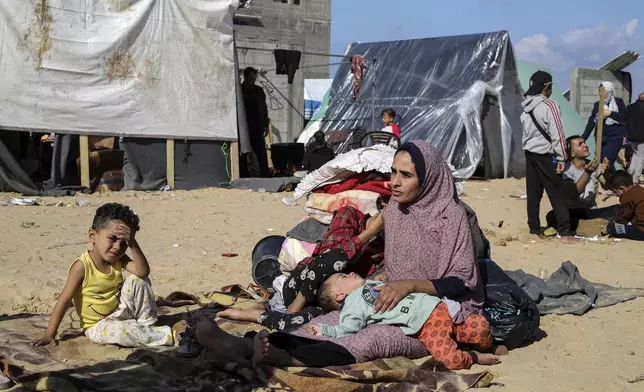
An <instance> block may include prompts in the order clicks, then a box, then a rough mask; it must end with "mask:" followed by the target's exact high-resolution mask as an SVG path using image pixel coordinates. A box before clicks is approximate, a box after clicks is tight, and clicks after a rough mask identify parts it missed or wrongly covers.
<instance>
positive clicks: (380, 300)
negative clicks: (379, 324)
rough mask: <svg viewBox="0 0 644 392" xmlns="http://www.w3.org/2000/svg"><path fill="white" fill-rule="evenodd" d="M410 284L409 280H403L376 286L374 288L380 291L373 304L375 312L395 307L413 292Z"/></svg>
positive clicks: (386, 310)
mask: <svg viewBox="0 0 644 392" xmlns="http://www.w3.org/2000/svg"><path fill="white" fill-rule="evenodd" d="M409 286H410V285H409V284H408V282H405V281H404V280H402V281H397V282H389V283H387V284H384V285H382V286H377V287H374V288H373V289H374V290H375V291H377V292H378V297H377V298H376V303H375V304H374V305H373V312H374V313H384V312H388V311H390V310H392V309H393V308H395V307H396V305H398V302H400V301H401V300H402V299H403V298H405V297H406V296H407V295H408V294H409V293H411V291H412V289H411V287H409Z"/></svg>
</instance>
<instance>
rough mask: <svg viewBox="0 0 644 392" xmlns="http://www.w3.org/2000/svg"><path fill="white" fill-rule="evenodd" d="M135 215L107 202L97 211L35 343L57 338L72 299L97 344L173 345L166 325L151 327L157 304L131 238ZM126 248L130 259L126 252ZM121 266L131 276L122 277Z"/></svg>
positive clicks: (142, 259)
mask: <svg viewBox="0 0 644 392" xmlns="http://www.w3.org/2000/svg"><path fill="white" fill-rule="evenodd" d="M138 230H139V217H138V216H136V214H135V213H134V212H133V211H132V210H131V209H130V208H129V207H127V206H124V205H121V204H117V203H109V204H105V205H103V206H101V207H100V208H98V210H96V215H95V216H94V221H93V223H92V228H91V229H90V230H89V240H90V242H91V243H92V250H89V251H85V252H84V253H83V254H82V255H81V256H80V257H79V258H78V259H77V260H76V261H74V263H72V265H71V267H70V268H69V276H68V278H67V283H66V284H65V287H64V288H63V291H62V292H61V293H60V298H59V299H58V302H57V303H56V306H55V307H54V310H53V312H52V314H51V318H50V320H49V325H48V327H47V333H46V334H45V336H43V337H42V338H41V339H40V340H38V341H37V342H35V344H36V345H38V346H45V345H47V344H50V343H53V344H57V342H56V332H57V331H58V327H59V326H60V323H61V321H62V319H63V316H64V315H65V311H66V309H67V308H68V307H69V304H70V302H71V301H72V300H73V302H74V307H75V308H76V313H78V315H79V317H80V320H81V327H82V328H83V330H84V332H85V335H86V336H87V337H88V338H89V339H90V340H92V341H93V342H94V343H97V344H116V345H119V346H123V347H139V346H148V347H152V346H166V345H172V344H173V337H172V331H171V329H170V327H168V326H154V324H155V323H156V322H157V306H156V302H155V297H154V294H153V293H152V288H151V283H150V280H149V279H148V275H149V274H150V265H149V264H148V260H147V259H146V257H145V254H144V253H143V251H142V250H141V248H140V247H139V244H138V242H137V240H136V238H135V234H136V232H137V231H138ZM127 248H130V251H131V253H132V258H130V257H128V256H127V255H126V254H125V251H126V250H127ZM123 270H126V271H127V272H129V273H130V274H131V275H130V276H128V277H127V278H126V279H125V280H124V279H123V272H122V271H123Z"/></svg>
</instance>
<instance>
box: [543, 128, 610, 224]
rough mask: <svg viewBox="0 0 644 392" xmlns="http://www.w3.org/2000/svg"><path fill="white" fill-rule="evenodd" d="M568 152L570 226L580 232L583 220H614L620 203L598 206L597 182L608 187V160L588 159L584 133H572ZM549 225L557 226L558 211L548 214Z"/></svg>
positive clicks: (565, 183) (564, 178) (567, 140)
mask: <svg viewBox="0 0 644 392" xmlns="http://www.w3.org/2000/svg"><path fill="white" fill-rule="evenodd" d="M566 155H567V156H568V160H567V161H566V166H565V168H564V172H563V174H562V177H563V180H564V186H565V190H566V196H567V200H566V201H567V204H568V211H569V213H570V228H571V230H572V231H573V232H576V231H577V227H578V226H579V221H580V220H590V219H598V218H601V219H605V220H612V219H614V218H615V215H616V213H617V206H610V207H604V208H597V201H596V200H595V199H596V188H597V184H598V183H599V184H601V186H602V187H606V180H605V178H604V173H605V172H606V170H607V167H608V160H607V159H604V162H603V163H602V164H601V165H600V163H599V160H598V159H593V160H592V161H590V160H588V159H587V158H588V156H590V150H589V149H588V146H587V145H586V142H585V141H584V139H583V138H582V137H581V136H578V135H575V136H570V137H569V138H567V139H566ZM546 221H547V222H548V226H549V227H551V228H553V229H552V230H554V228H556V227H558V221H557V217H556V214H555V211H554V210H553V211H550V212H549V213H548V214H547V215H546Z"/></svg>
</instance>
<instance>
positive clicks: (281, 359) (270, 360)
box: [253, 329, 304, 368]
mask: <svg viewBox="0 0 644 392" xmlns="http://www.w3.org/2000/svg"><path fill="white" fill-rule="evenodd" d="M269 336H270V333H269V332H268V331H267V330H265V329H264V330H262V331H259V332H258V333H257V335H255V337H254V338H253V364H254V365H255V366H257V365H259V364H265V365H269V366H273V367H277V368H287V367H291V366H304V364H303V363H302V362H300V361H298V360H297V359H295V358H293V357H292V356H291V354H289V353H288V352H286V351H284V350H280V349H278V348H276V347H274V346H272V345H271V344H270V342H269Z"/></svg>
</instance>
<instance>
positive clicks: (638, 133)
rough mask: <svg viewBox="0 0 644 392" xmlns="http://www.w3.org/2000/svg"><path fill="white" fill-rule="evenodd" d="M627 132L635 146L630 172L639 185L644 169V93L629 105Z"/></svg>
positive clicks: (629, 139) (634, 182)
mask: <svg viewBox="0 0 644 392" xmlns="http://www.w3.org/2000/svg"><path fill="white" fill-rule="evenodd" d="M626 132H627V133H626V138H627V139H628V141H630V142H631V146H632V147H633V158H632V159H631V166H630V168H629V172H630V174H631V175H632V176H633V185H639V184H640V176H641V175H642V170H643V169H644V93H641V94H640V96H639V97H638V99H637V101H635V103H632V104H631V105H630V106H629V107H628V124H627V127H626Z"/></svg>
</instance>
